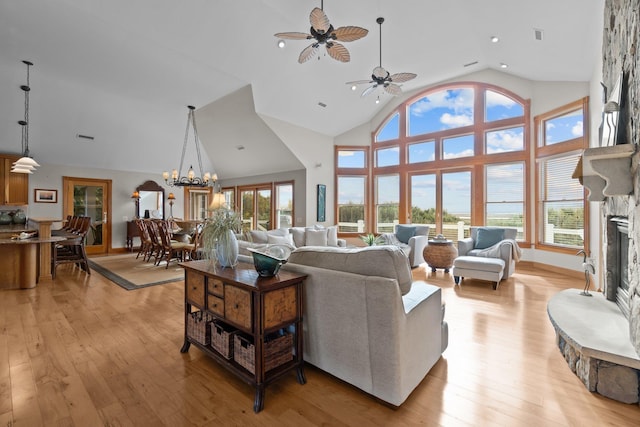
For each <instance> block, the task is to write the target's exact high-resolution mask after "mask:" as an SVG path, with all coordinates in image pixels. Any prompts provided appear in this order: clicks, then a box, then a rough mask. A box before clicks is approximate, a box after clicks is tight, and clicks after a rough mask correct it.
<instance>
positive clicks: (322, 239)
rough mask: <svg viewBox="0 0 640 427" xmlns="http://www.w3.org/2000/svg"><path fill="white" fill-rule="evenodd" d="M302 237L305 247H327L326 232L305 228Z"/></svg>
mask: <svg viewBox="0 0 640 427" xmlns="http://www.w3.org/2000/svg"><path fill="white" fill-rule="evenodd" d="M304 235H305V236H304V237H305V241H306V245H307V246H327V230H314V229H312V228H307V229H306V230H305V232H304ZM336 246H337V245H336Z"/></svg>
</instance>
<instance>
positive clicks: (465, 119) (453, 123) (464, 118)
mask: <svg viewBox="0 0 640 427" xmlns="http://www.w3.org/2000/svg"><path fill="white" fill-rule="evenodd" d="M440 123H442V124H443V125H446V126H448V127H450V128H457V127H462V126H469V125H472V124H473V117H472V116H471V115H470V114H469V115H465V114H459V115H452V114H449V113H444V114H443V115H442V116H440Z"/></svg>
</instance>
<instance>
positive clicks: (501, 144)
mask: <svg viewBox="0 0 640 427" xmlns="http://www.w3.org/2000/svg"><path fill="white" fill-rule="evenodd" d="M529 114H530V113H529V101H528V100H525V99H523V98H521V97H519V96H517V95H516V94H514V93H512V92H510V91H508V90H505V89H503V88H500V87H497V86H494V85H490V84H484V83H476V82H461V83H455V84H447V85H441V86H438V87H434V88H430V89H428V90H426V91H424V92H423V93H421V94H419V95H417V96H416V97H413V98H411V99H408V100H407V101H406V102H404V103H403V104H401V105H399V106H398V108H397V109H396V110H395V111H393V112H392V113H391V114H390V115H389V116H388V118H387V119H386V120H384V121H383V122H382V124H381V125H380V127H379V128H378V129H377V130H376V131H375V132H374V133H373V137H372V143H371V156H372V162H371V165H370V166H365V169H360V170H359V173H358V175H359V176H360V179H361V180H362V183H361V185H360V187H359V188H361V189H362V191H366V192H367V194H368V195H367V196H365V195H363V197H361V198H360V199H359V200H364V201H365V202H364V203H365V206H364V207H363V208H362V211H363V213H362V215H363V216H365V217H366V220H365V221H364V222H365V227H364V229H366V230H367V231H372V232H377V233H380V232H385V231H388V230H390V229H392V228H393V224H394V223H408V222H412V223H425V224H429V225H431V230H432V231H431V233H432V236H433V235H435V234H440V233H442V234H444V235H445V236H446V237H447V238H449V239H451V240H454V241H457V240H458V238H461V237H463V236H467V235H468V233H469V226H470V225H485V224H486V225H505V226H507V225H508V226H514V227H517V228H518V229H519V234H518V238H519V239H520V240H521V241H528V233H527V229H528V228H529V227H530V225H529V224H528V222H527V201H526V182H527V179H526V177H527V173H528V171H529V154H528V151H529V143H528V140H529V136H528V135H529V129H530V125H529V123H530V117H529ZM343 151H349V150H346V149H345V148H344V147H336V153H341V152H343ZM361 155H362V156H365V153H364V152H363V153H362V154H361ZM337 157H338V158H339V155H338V154H337ZM336 166H337V167H336V174H337V179H336V183H337V185H338V189H337V192H338V194H341V193H342V191H341V186H345V185H343V183H344V184H346V183H347V181H346V178H347V176H353V173H354V172H355V170H354V169H353V168H346V167H343V166H342V165H341V164H340V163H339V162H337V163H336ZM361 166H362V164H361ZM343 176H344V178H342V177H343ZM369 179H370V180H371V182H369ZM345 187H346V186H345ZM340 205H341V204H340V200H338V206H340ZM338 209H340V207H338ZM367 212H370V215H367V214H366V213H367ZM338 218H340V215H338ZM339 221H340V219H339ZM342 230H345V231H346V227H343V228H342ZM360 230H362V227H360Z"/></svg>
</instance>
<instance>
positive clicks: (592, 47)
mask: <svg viewBox="0 0 640 427" xmlns="http://www.w3.org/2000/svg"><path fill="white" fill-rule="evenodd" d="M603 4H604V0H563V1H558V0H538V1H524V0H485V1H478V0H451V1H446V2H444V1H427V0H396V1H374V0H351V1H338V0H327V1H326V2H324V11H325V13H326V14H327V16H328V17H329V19H330V21H331V23H332V24H333V25H334V26H335V27H338V26H344V25H356V26H360V27H364V28H367V29H368V30H369V34H368V35H367V36H366V37H364V38H363V39H361V40H357V41H354V42H349V43H345V46H346V47H347V48H348V49H349V51H350V53H351V61H350V62H348V63H340V62H337V61H335V60H333V59H331V58H330V57H329V56H327V55H325V54H324V50H321V52H322V54H321V56H320V58H319V59H312V60H310V61H308V62H306V63H304V64H299V63H298V62H297V58H298V55H299V53H300V51H301V50H302V49H303V48H304V47H306V46H308V45H309V44H310V43H309V42H308V41H306V40H301V41H296V40H287V44H286V47H285V48H284V49H280V48H278V47H277V41H278V40H277V38H276V37H274V34H275V33H277V32H285V31H299V32H308V31H309V26H310V24H309V14H310V12H311V10H312V9H313V8H314V7H320V1H312V0H215V1H212V0H180V1H176V0H108V1H103V0H46V1H45V0H0V83H1V85H0V98H1V99H2V101H0V103H1V104H0V123H1V124H2V130H0V137H2V138H1V139H0V149H2V151H19V140H20V139H19V135H20V129H19V126H18V125H17V124H15V122H16V120H18V119H20V118H21V116H22V114H23V104H22V96H23V95H22V92H21V91H20V90H19V88H18V87H19V85H20V84H24V80H25V68H24V65H23V64H22V63H21V60H23V59H28V60H31V61H33V62H34V63H35V66H34V68H33V69H32V86H33V91H32V109H33V111H32V139H31V151H32V153H34V155H39V156H40V158H41V159H44V161H45V162H46V161H48V162H51V163H58V164H65V162H66V163H69V164H79V165H80V164H81V165H87V166H91V167H104V168H108V169H122V170H138V171H159V170H162V169H168V168H172V167H176V166H177V162H178V160H177V159H179V156H180V149H181V145H182V139H183V134H184V127H185V124H186V117H187V109H186V106H187V105H195V106H196V107H197V108H198V111H197V115H196V117H197V118H198V120H199V121H202V122H203V124H204V123H209V124H210V125H209V126H204V125H203V129H202V131H201V139H202V140H203V144H204V147H205V150H206V155H205V159H204V160H205V161H204V163H205V168H206V167H208V166H210V165H209V161H210V162H211V164H212V166H213V168H214V169H216V171H217V172H220V171H224V172H225V173H226V176H234V175H235V176H241V175H243V174H244V175H246V174H251V173H253V174H257V173H264V172H265V171H267V168H268V165H266V164H267V163H268V162H269V161H275V159H276V157H277V158H279V159H280V160H281V162H280V163H281V164H279V165H278V166H277V167H276V169H282V170H286V169H287V168H289V169H299V168H300V166H301V164H300V162H298V161H297V160H296V157H295V153H292V152H291V151H289V149H288V148H287V146H286V141H285V143H284V144H283V143H282V142H281V141H280V139H279V137H277V136H276V135H275V134H274V133H273V132H270V131H269V129H268V127H267V126H266V125H264V124H263V123H261V120H260V118H259V117H260V116H259V115H262V116H269V117H273V118H276V119H278V120H281V121H284V122H287V123H290V124H292V125H295V126H299V127H302V128H306V129H310V130H313V131H315V132H318V133H321V134H324V135H327V136H329V137H333V136H336V135H339V134H341V133H343V132H345V131H347V130H349V129H352V128H354V127H356V126H359V125H361V124H363V123H365V122H368V121H369V120H371V118H372V117H373V116H374V115H375V114H376V112H377V111H379V109H380V107H381V105H384V103H386V102H388V101H389V100H390V96H389V95H385V94H382V92H380V93H379V94H380V99H381V101H382V102H381V104H380V105H376V104H375V102H374V101H375V99H376V96H377V95H378V93H375V94H373V95H370V96H369V97H367V98H361V97H360V96H359V94H360V92H361V91H362V89H364V87H362V88H360V90H358V91H356V92H353V91H351V90H350V88H349V86H348V85H346V84H345V82H347V81H351V80H361V79H367V78H368V77H369V76H370V75H371V71H372V69H373V68H374V67H375V66H377V65H378V62H379V56H378V55H379V50H378V49H379V31H378V25H377V24H376V18H378V17H379V16H382V17H384V18H385V22H384V25H383V27H382V31H383V35H382V65H383V66H384V67H385V68H386V69H388V70H389V71H390V72H391V73H396V72H412V73H416V74H417V75H418V77H417V78H416V79H414V80H411V81H410V82H407V83H405V84H404V85H403V88H404V89H405V90H414V89H417V88H420V87H424V86H427V85H430V84H433V83H436V82H439V81H441V80H443V79H449V78H452V77H455V76H458V75H462V74H466V73H469V72H472V71H477V70H482V69H485V68H495V69H500V64H501V63H505V64H508V68H506V69H503V70H502V71H504V72H506V73H511V74H513V75H516V76H519V77H523V78H527V79H531V80H542V81H588V80H590V78H591V74H592V72H593V69H594V64H595V63H596V62H595V61H596V60H597V56H598V46H600V37H601V29H602V8H603ZM535 29H538V30H541V31H542V34H543V37H542V40H536V39H535V37H534V31H535ZM494 35H495V36H498V37H499V38H500V41H499V42H498V43H492V42H491V41H490V37H491V36H494ZM465 64H473V65H468V66H465ZM247 88H249V89H247ZM233 94H240V97H241V98H242V99H245V100H246V102H248V103H251V102H253V104H254V105H253V106H252V107H253V110H254V111H255V112H256V113H257V114H258V115H255V118H253V119H247V120H246V122H243V123H240V124H238V123H235V124H233V125H231V124H230V123H229V122H230V121H229V120H228V119H227V118H228V117H233V114H232V113H233V110H231V111H230V110H227V109H225V108H227V107H225V105H227V104H224V102H227V103H228V105H229V106H233V105H235V104H236V103H235V102H233V101H229V96H232V95H233ZM223 100H226V101H223ZM216 103H219V104H218V106H217V107H215V106H212V104H216ZM318 103H323V104H326V107H321V106H319V105H318ZM205 107H206V108H205ZM221 108H222V109H225V112H226V113H227V115H226V117H225V119H224V120H218V121H215V117H213V116H210V115H212V114H219V113H220V109H221ZM229 108H230V107H229ZM216 112H217V113H216ZM207 115H209V116H207ZM231 122H233V120H231ZM211 123H215V124H216V126H221V127H224V126H230V127H228V128H227V129H224V130H223V131H222V132H221V133H219V134H218V133H217V132H216V126H213V125H211ZM204 127H207V128H208V129H207V130H205V129H204ZM77 134H89V135H91V136H94V137H95V138H96V139H95V140H94V141H93V142H82V141H79V140H78V139H77V138H76V135H77ZM221 135H223V136H224V138H222V137H221ZM234 135H237V138H236V140H233V139H234ZM258 135H259V136H258ZM256 140H260V141H256ZM251 143H256V145H257V146H258V147H257V150H258V151H256V152H254V154H253V156H254V157H257V158H260V159H262V160H263V163H265V166H264V168H262V169H261V166H260V165H259V164H255V165H248V166H247V169H250V170H237V168H235V169H231V168H226V169H225V166H226V165H225V164H224V160H222V159H229V158H230V156H231V155H232V153H233V151H234V150H236V147H237V145H242V144H251ZM83 144H84V145H83ZM61 153H63V154H61ZM188 157H189V156H188ZM192 160H193V159H192V158H191V159H188V160H187V161H192ZM236 166H238V165H236ZM271 171H273V170H271Z"/></svg>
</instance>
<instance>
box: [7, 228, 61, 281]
mask: <svg viewBox="0 0 640 427" xmlns="http://www.w3.org/2000/svg"><path fill="white" fill-rule="evenodd" d="M61 240H64V237H43V238H40V237H32V238H29V239H13V238H11V237H5V238H0V253H2V256H0V289H29V288H35V286H36V284H37V283H38V277H39V269H40V268H39V267H40V263H39V262H38V253H39V252H40V255H41V256H42V252H44V251H39V250H38V249H39V247H41V246H42V247H46V248H49V251H47V252H48V253H49V256H51V250H50V248H51V243H53V242H59V241H61ZM49 266H51V260H49ZM49 268H51V267H49ZM48 274H49V277H51V272H50V271H49V272H48Z"/></svg>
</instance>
